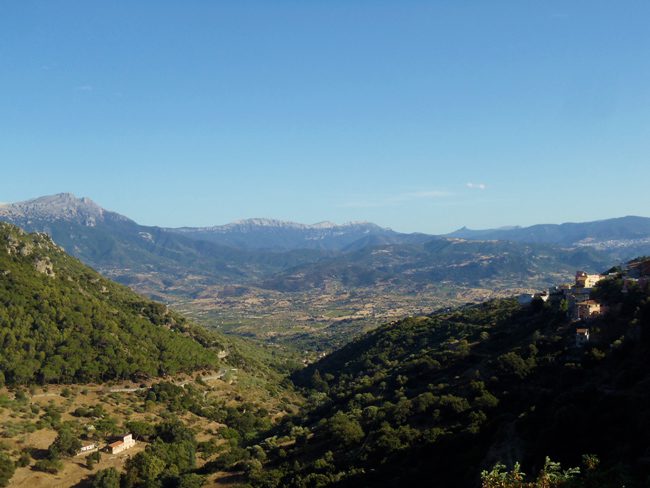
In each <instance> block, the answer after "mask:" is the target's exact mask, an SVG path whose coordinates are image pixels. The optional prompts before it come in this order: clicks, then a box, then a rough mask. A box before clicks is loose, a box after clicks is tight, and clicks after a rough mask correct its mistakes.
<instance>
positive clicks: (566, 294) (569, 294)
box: [517, 271, 606, 347]
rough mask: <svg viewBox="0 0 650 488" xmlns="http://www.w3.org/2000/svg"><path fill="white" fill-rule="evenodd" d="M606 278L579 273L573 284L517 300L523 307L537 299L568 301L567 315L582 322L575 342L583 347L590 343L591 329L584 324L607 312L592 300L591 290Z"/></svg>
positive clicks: (524, 295)
mask: <svg viewBox="0 0 650 488" xmlns="http://www.w3.org/2000/svg"><path fill="white" fill-rule="evenodd" d="M605 277H606V275H601V274H589V273H586V272H584V271H577V272H576V276H575V281H574V283H573V284H567V285H560V286H553V287H551V288H550V289H548V290H545V291H543V292H541V293H535V294H522V295H519V297H518V298H517V299H518V301H519V303H520V304H521V305H526V304H529V303H532V301H533V300H535V299H538V300H542V301H543V302H546V301H548V300H554V301H561V300H566V303H567V315H568V316H569V318H571V319H572V320H573V321H574V322H580V324H579V326H578V327H576V338H575V340H576V346H578V347H581V346H584V345H585V344H587V343H588V342H589V328H588V327H587V326H586V324H584V322H585V321H588V320H589V319H592V318H594V317H597V316H599V315H601V314H602V313H604V311H605V307H604V306H603V305H602V304H600V303H599V302H598V301H596V300H593V299H592V298H591V290H592V289H593V287H594V286H596V284H597V283H598V282H599V281H600V280H602V279H603V278H605Z"/></svg>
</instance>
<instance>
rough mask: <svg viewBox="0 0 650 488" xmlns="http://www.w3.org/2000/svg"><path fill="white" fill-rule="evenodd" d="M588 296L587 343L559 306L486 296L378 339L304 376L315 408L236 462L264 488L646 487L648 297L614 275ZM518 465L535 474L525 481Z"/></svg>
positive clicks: (386, 330) (299, 378)
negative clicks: (416, 486) (598, 308)
mask: <svg viewBox="0 0 650 488" xmlns="http://www.w3.org/2000/svg"><path fill="white" fill-rule="evenodd" d="M594 295H595V296H596V297H597V298H598V299H599V300H601V301H602V302H603V303H604V304H606V305H607V306H608V307H609V312H608V313H606V314H605V315H604V316H602V317H600V318H597V319H593V320H592V321H591V322H590V323H589V327H590V329H591V331H592V336H591V337H592V339H591V342H590V343H589V345H588V346H587V347H584V348H577V347H576V346H575V325H574V324H572V323H570V322H569V321H568V319H567V318H566V314H565V312H563V310H562V309H563V304H562V302H561V301H560V300H557V301H554V302H549V303H543V302H541V300H540V301H536V302H534V303H533V304H532V305H530V306H527V307H521V306H519V305H518V304H516V303H515V302H514V301H513V300H499V301H492V302H487V303H484V304H481V305H475V306H467V307H464V308H461V309H457V310H452V311H449V312H443V313H438V314H435V315H433V316H430V317H419V318H408V319H405V320H403V321H400V322H398V323H393V324H389V325H386V326H384V327H382V328H380V329H378V330H376V331H374V332H371V333H369V334H367V335H365V336H363V337H361V338H360V339H358V340H356V341H354V342H353V343H351V344H349V345H348V346H346V347H344V348H342V349H341V350H339V351H336V352H335V353H333V354H331V355H330V356H328V357H326V358H324V359H323V360H321V361H320V362H318V363H316V364H314V365H312V366H310V367H308V368H305V369H304V370H302V371H299V372H297V373H296V374H295V375H294V378H293V379H294V381H295V382H296V383H297V384H298V385H300V386H302V387H303V388H304V391H305V392H306V394H308V395H309V397H310V398H309V404H308V406H307V407H306V408H305V409H304V410H303V412H302V414H301V415H299V416H296V417H293V418H289V419H285V421H284V422H283V423H282V425H281V426H280V427H278V428H277V429H276V430H274V431H273V432H271V434H272V435H271V436H268V435H267V436H266V437H265V438H264V439H262V438H260V439H258V440H257V441H255V442H251V443H250V444H249V446H250V447H249V450H248V452H249V455H248V456H246V457H244V458H243V461H242V460H233V459H228V461H230V466H231V468H232V469H241V468H242V462H244V464H245V467H246V469H247V471H248V473H249V478H250V482H251V483H252V484H253V485H254V486H259V487H279V486H283V487H284V486H287V487H308V486H309V487H316V486H408V485H409V484H410V483H416V482H418V481H421V480H423V479H426V480H429V481H428V482H429V483H430V484H432V485H435V486H446V487H467V486H479V485H480V484H481V483H482V484H483V486H485V487H492V486H500V487H508V486H530V487H533V486H585V487H586V486H599V487H610V486H611V487H618V486H623V485H625V486H626V487H628V488H629V487H641V486H646V483H648V482H650V479H648V478H647V476H648V473H650V461H649V459H650V458H648V451H647V444H646V440H647V439H648V436H650V422H648V418H650V388H649V386H650V371H649V370H648V369H647V367H645V364H646V360H647V357H648V354H650V299H649V298H648V290H647V289H646V290H641V289H639V287H638V286H636V285H634V284H631V285H628V286H626V287H625V288H624V287H623V280H622V276H620V275H619V276H615V277H611V278H609V279H607V280H605V281H604V282H602V284H601V285H599V287H598V288H597V290H596V291H595V293H594ZM258 450H261V454H258V455H257V457H256V458H255V459H251V456H250V453H252V452H257V451H258ZM547 456H548V457H550V458H551V459H553V460H555V461H558V462H561V463H562V465H563V466H575V467H576V468H575V469H574V468H570V469H569V468H567V469H560V467H559V466H560V465H559V464H556V463H552V462H550V461H548V460H547ZM260 460H264V464H263V469H262V467H261V466H260V464H261V461H260ZM501 462H502V463H505V464H506V465H509V466H511V468H512V469H513V471H507V470H505V468H503V467H500V466H499V465H498V463H501ZM516 462H521V466H522V467H521V468H520V467H518V466H515V463H516ZM549 463H550V464H549ZM495 465H496V466H495ZM225 467H228V466H227V465H226V466H225ZM492 467H494V469H492ZM521 470H525V471H526V472H531V473H539V475H536V477H533V478H530V479H531V481H527V482H526V484H524V482H523V480H524V478H523V477H522V475H521ZM482 471H485V472H484V474H483V479H482V480H481V472H482ZM513 473H514V474H513ZM549 477H550V478H549ZM549 479H550V480H555V481H554V482H553V483H550V482H548V483H547V482H546V481H545V480H547V481H548V480H549ZM517 480H519V481H517ZM515 482H519V484H516V483H515ZM509 483H510V484H509Z"/></svg>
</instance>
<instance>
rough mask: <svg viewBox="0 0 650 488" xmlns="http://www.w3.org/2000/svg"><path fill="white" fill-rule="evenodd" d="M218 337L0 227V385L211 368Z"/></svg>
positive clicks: (45, 241) (39, 238)
mask: <svg viewBox="0 0 650 488" xmlns="http://www.w3.org/2000/svg"><path fill="white" fill-rule="evenodd" d="M221 346H222V344H221V343H220V341H219V339H218V338H217V336H215V335H212V334H208V333H206V332H205V331H203V330H201V329H198V328H195V327H193V326H192V325H190V324H189V323H188V322H187V321H186V320H185V319H183V318H182V317H181V316H179V315H177V314H175V313H173V312H171V311H170V310H168V309H167V307H165V306H164V305H161V304H158V303H154V302H151V301H149V300H146V299H144V298H142V297H140V296H138V295H136V294H135V293H133V292H131V291H130V290H129V289H127V288H125V287H123V286H120V285H117V284H115V283H112V282H110V281H109V280H106V279H104V278H102V277H101V276H100V275H99V274H98V273H96V272H95V271H93V270H92V269H90V268H88V267H86V266H84V265H82V264H81V263H80V262H79V261H77V260H76V259H74V258H71V257H69V256H68V255H66V254H65V253H64V252H63V251H62V250H61V249H60V248H58V247H57V246H55V245H54V244H53V243H52V241H51V240H50V239H49V237H47V236H46V235H43V234H25V233H24V232H22V231H21V230H20V229H18V228H16V227H14V226H11V225H9V224H0V347H2V355H0V383H7V384H10V385H11V384H24V383H32V382H40V383H52V382H66V383H70V382H90V381H105V380H109V379H117V378H133V379H137V378H140V377H150V376H157V375H164V374H173V373H177V372H180V371H192V370H196V369H199V368H209V367H210V368H213V367H215V366H216V365H217V364H218V359H217V357H216V353H215V352H214V351H212V350H211V349H210V348H220V347H221Z"/></svg>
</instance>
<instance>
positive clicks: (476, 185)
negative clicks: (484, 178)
mask: <svg viewBox="0 0 650 488" xmlns="http://www.w3.org/2000/svg"><path fill="white" fill-rule="evenodd" d="M465 186H466V187H467V188H471V189H472V190H485V189H486V188H487V186H486V184H485V183H472V182H471V181H470V182H468V183H467V184H466V185H465Z"/></svg>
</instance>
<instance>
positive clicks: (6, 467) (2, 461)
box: [0, 453, 16, 486]
mask: <svg viewBox="0 0 650 488" xmlns="http://www.w3.org/2000/svg"><path fill="white" fill-rule="evenodd" d="M14 471H16V465H15V464H14V462H13V461H12V460H11V459H10V458H9V456H7V455H6V454H4V453H0V486H7V485H8V484H9V480H10V479H11V477H12V476H13V475H14Z"/></svg>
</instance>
